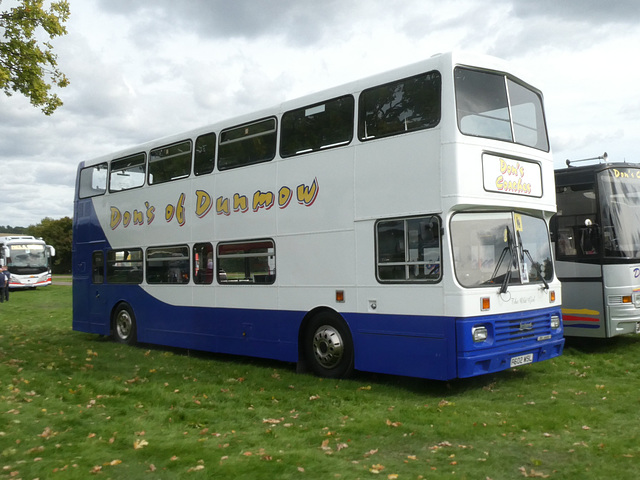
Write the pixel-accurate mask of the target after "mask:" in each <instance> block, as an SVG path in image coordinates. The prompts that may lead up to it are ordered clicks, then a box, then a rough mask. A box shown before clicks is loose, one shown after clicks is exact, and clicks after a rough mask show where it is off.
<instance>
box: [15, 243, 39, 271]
mask: <svg viewBox="0 0 640 480" xmlns="http://www.w3.org/2000/svg"><path fill="white" fill-rule="evenodd" d="M10 254H11V257H10V258H11V263H10V265H9V266H10V267H13V268H16V267H30V268H34V267H47V265H48V260H47V256H46V255H45V250H44V246H42V245H11V247H10Z"/></svg>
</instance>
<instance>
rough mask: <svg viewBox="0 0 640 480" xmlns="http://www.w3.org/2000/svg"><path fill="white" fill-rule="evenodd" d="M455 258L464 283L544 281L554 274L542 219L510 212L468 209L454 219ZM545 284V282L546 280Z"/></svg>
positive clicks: (456, 269)
mask: <svg viewBox="0 0 640 480" xmlns="http://www.w3.org/2000/svg"><path fill="white" fill-rule="evenodd" d="M451 239H452V243H453V258H454V266H455V273H456V278H457V279H458V282H460V284H461V285H462V286H464V287H480V286H499V287H500V288H501V290H503V291H504V290H505V289H506V288H507V287H508V286H509V285H519V284H522V283H530V282H538V283H543V284H545V281H548V280H551V278H552V277H553V263H552V261H551V249H550V245H549V234H548V230H547V226H546V223H545V222H544V220H543V219H540V218H536V217H530V216H528V215H522V214H515V213H511V212H496V213H465V214H457V215H455V216H454V217H452V219H451ZM545 286H546V284H545Z"/></svg>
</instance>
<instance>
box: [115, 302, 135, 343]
mask: <svg viewBox="0 0 640 480" xmlns="http://www.w3.org/2000/svg"><path fill="white" fill-rule="evenodd" d="M112 330H113V339H114V340H115V341H116V342H118V343H126V344H127V345H135V344H136V342H137V333H138V332H137V328H136V317H135V315H134V314H133V310H132V309H131V307H130V306H129V305H127V304H126V303H122V304H120V305H118V308H116V310H115V312H114V315H113V328H112Z"/></svg>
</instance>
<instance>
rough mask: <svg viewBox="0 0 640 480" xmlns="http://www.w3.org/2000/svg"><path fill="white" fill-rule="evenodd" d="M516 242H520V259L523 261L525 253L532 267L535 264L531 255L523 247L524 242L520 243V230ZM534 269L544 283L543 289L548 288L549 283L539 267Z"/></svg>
mask: <svg viewBox="0 0 640 480" xmlns="http://www.w3.org/2000/svg"><path fill="white" fill-rule="evenodd" d="M518 242H519V243H520V248H522V256H523V258H522V261H524V255H526V256H527V258H528V259H529V261H530V262H531V266H532V267H533V266H534V265H535V262H534V261H533V258H532V257H531V253H529V250H527V249H526V248H524V244H523V243H522V237H521V236H520V232H518ZM536 270H537V271H538V276H539V277H540V280H542V283H543V284H544V289H545V290H549V284H548V283H547V281H546V280H545V279H544V276H543V275H542V272H541V271H540V269H536Z"/></svg>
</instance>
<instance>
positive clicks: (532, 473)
mask: <svg viewBox="0 0 640 480" xmlns="http://www.w3.org/2000/svg"><path fill="white" fill-rule="evenodd" d="M518 470H520V473H522V475H523V476H524V477H527V478H549V475H546V474H544V473H542V472H536V471H535V470H534V469H533V468H532V469H531V470H530V471H529V472H527V469H526V468H524V467H520V468H519V469H518Z"/></svg>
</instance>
